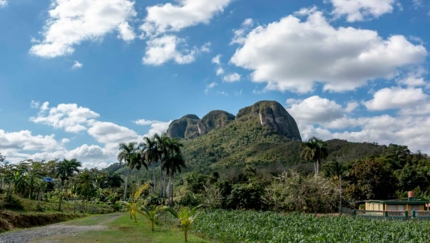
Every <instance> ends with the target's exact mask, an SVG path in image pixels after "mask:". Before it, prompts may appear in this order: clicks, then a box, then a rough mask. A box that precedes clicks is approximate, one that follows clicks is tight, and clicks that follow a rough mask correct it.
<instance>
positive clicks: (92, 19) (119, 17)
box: [30, 0, 137, 58]
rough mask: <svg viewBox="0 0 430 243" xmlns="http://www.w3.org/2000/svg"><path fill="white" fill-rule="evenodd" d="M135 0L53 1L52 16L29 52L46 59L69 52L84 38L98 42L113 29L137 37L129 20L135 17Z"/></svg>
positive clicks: (125, 35)
mask: <svg viewBox="0 0 430 243" xmlns="http://www.w3.org/2000/svg"><path fill="white" fill-rule="evenodd" d="M136 14H137V13H136V12H135V10H134V1H132V0H92V1H88V0H53V1H52V4H51V6H50V10H49V11H48V15H49V19H48V20H47V21H46V24H45V26H44V28H43V31H42V32H41V34H42V36H43V39H42V40H40V41H36V44H35V45H33V46H32V47H31V49H30V53H31V54H33V55H36V56H40V57H45V58H54V57H58V56H64V55H70V54H72V53H73V52H74V51H75V46H77V45H79V44H81V43H82V42H83V41H98V40H101V39H102V38H103V37H104V36H105V35H106V34H108V33H110V32H112V31H115V30H116V31H118V32H119V36H120V38H122V39H124V40H126V41H129V40H131V39H132V38H134V36H133V34H132V29H131V28H130V26H129V24H128V21H129V20H131V19H132V18H134V17H135V16H136Z"/></svg>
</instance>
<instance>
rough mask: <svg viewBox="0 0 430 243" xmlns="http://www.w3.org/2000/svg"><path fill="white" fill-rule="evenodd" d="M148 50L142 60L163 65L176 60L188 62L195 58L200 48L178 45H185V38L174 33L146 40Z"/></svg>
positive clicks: (183, 62) (181, 62) (179, 62)
mask: <svg viewBox="0 0 430 243" xmlns="http://www.w3.org/2000/svg"><path fill="white" fill-rule="evenodd" d="M146 44H147V46H146V52H145V56H144V57H143V59H142V61H143V63H144V64H148V65H155V66H158V65H161V64H163V63H166V62H168V61H174V62H176V63H177V64H188V63H192V62H193V61H194V60H195V56H196V54H197V53H198V50H197V49H196V48H195V47H194V48H192V49H186V48H182V50H181V51H178V47H180V46H183V45H185V40H184V39H181V38H178V37H176V36H174V35H166V36H163V37H160V38H154V39H150V40H148V41H147V42H146Z"/></svg>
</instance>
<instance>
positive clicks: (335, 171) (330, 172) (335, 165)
mask: <svg viewBox="0 0 430 243" xmlns="http://www.w3.org/2000/svg"><path fill="white" fill-rule="evenodd" d="M324 169H325V173H326V176H328V177H333V178H334V179H337V180H338V181H339V215H342V174H343V173H344V172H345V171H346V167H345V166H344V165H343V164H341V163H339V161H337V160H333V161H332V162H330V163H328V164H326V165H325V166H324Z"/></svg>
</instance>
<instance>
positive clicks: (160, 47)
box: [0, 0, 430, 167]
mask: <svg viewBox="0 0 430 243" xmlns="http://www.w3.org/2000/svg"><path fill="white" fill-rule="evenodd" d="M429 24H430V2H429V1H428V0H379V1H368V0H325V1H323V0H321V1H309V0H304V1H278V0H265V1H257V0H246V1H245V0H181V1H158V0H148V1H132V0H93V1H87V0H39V1H37V2H36V1H30V0H13V1H12V0H0V33H1V35H0V117H1V119H0V152H1V153H2V154H4V155H6V156H7V158H8V160H10V161H12V162H18V161H20V160H24V159H28V158H30V159H38V160H40V159H53V158H60V159H61V158H65V157H66V158H74V157H76V158H78V159H79V160H81V161H82V162H84V165H85V166H86V167H94V166H97V167H105V166H107V165H109V164H110V163H113V162H115V157H116V153H117V146H118V143H119V142H127V141H140V140H141V139H142V137H143V136H145V135H152V134H154V133H156V132H158V133H160V132H163V131H165V130H166V129H167V127H168V125H169V123H170V121H171V120H174V119H178V118H180V117H182V116H183V115H185V114H196V115H198V116H200V117H202V116H204V115H205V114H207V113H208V112H209V111H211V110H214V109H222V110H225V111H228V112H230V113H232V114H236V113H237V112H238V110H239V109H240V108H243V107H245V106H249V105H252V104H253V103H255V102H257V101H259V100H276V101H278V102H280V103H281V104H282V105H284V106H285V108H286V109H287V110H288V111H289V112H290V114H292V115H293V117H294V118H295V119H296V121H297V123H298V125H299V129H300V131H301V135H302V138H303V139H304V140H306V139H308V138H309V137H311V136H317V137H319V138H322V139H331V138H341V139H347V140H349V141H357V142H365V141H367V142H378V143H380V144H389V143H397V144H404V145H408V146H409V147H410V149H411V150H412V151H416V150H421V151H423V152H425V153H430V147H429V146H428V145H429V144H430V129H428V127H429V126H430V102H429V101H430V98H429V95H430V92H429V88H430V83H429V80H430V77H429V74H428V71H429V69H430V66H429V62H428V58H427V56H428V48H429V47H428V42H429V41H430V32H429V31H428V29H429V28H428V26H429Z"/></svg>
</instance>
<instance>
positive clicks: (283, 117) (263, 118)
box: [167, 101, 302, 141]
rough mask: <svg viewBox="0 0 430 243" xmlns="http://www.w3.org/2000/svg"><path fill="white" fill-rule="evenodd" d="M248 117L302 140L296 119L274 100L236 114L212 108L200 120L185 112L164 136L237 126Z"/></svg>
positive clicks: (188, 135)
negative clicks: (233, 124) (232, 124)
mask: <svg viewBox="0 0 430 243" xmlns="http://www.w3.org/2000/svg"><path fill="white" fill-rule="evenodd" d="M248 120H253V121H254V120H255V121H258V123H259V124H260V125H261V126H264V127H267V128H270V129H272V130H274V131H275V132H276V133H277V134H279V135H282V136H285V137H287V138H289V139H291V140H297V141H301V140H302V139H301V136H300V132H299V129H298V127H297V124H296V121H295V120H294V118H293V117H292V116H291V115H290V114H289V113H288V112H287V111H286V110H285V108H284V107H283V106H282V105H281V104H279V103H278V102H276V101H260V102H257V103H255V104H254V105H252V106H248V107H245V108H243V109H241V110H240V111H239V113H238V114H237V116H236V117H235V116H234V115H232V114H230V113H228V112H225V111H221V110H215V111H211V112H209V113H208V114H207V115H205V116H204V117H203V118H202V119H201V120H200V118H199V117H198V116H196V115H186V116H184V117H182V118H181V119H178V120H175V121H173V122H172V123H171V124H170V126H169V129H168V130H167V135H168V136H170V137H177V138H195V137H197V136H201V135H204V134H207V133H209V132H210V131H212V130H214V129H219V128H221V127H224V126H227V125H229V124H231V123H233V122H234V123H236V125H237V124H240V123H241V122H242V121H248Z"/></svg>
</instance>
